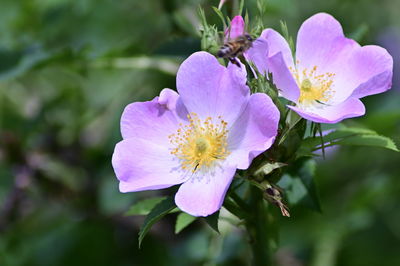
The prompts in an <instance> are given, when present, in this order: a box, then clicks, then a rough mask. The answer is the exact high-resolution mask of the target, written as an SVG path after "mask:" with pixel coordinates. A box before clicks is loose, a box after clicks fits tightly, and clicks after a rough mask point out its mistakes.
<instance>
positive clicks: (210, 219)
mask: <svg viewBox="0 0 400 266" xmlns="http://www.w3.org/2000/svg"><path fill="white" fill-rule="evenodd" d="M218 219H219V211H217V212H216V213H213V214H211V215H209V216H207V217H204V220H206V222H207V224H208V225H209V226H210V227H211V228H212V229H213V230H214V231H215V232H217V233H219V229H218Z"/></svg>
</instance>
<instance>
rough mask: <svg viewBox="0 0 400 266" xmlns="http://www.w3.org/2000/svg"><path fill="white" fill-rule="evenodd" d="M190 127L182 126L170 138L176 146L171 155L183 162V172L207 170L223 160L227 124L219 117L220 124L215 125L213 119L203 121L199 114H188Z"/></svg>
mask: <svg viewBox="0 0 400 266" xmlns="http://www.w3.org/2000/svg"><path fill="white" fill-rule="evenodd" d="M187 117H188V120H189V124H188V125H183V124H180V125H179V126H180V127H179V129H178V130H177V132H176V133H175V134H172V135H170V136H168V138H169V140H170V142H171V144H173V145H174V146H175V148H173V149H172V151H171V154H172V155H175V156H176V157H177V158H178V159H179V160H180V161H181V167H182V169H183V170H190V171H192V172H193V173H194V172H196V171H199V170H204V169H207V168H209V167H211V166H213V164H214V163H215V161H216V160H223V159H225V158H226V157H227V156H228V155H229V152H228V151H227V145H228V144H227V134H228V130H227V124H228V123H227V122H225V121H224V120H223V119H222V117H220V116H219V117H218V120H219V123H216V124H214V123H213V121H212V118H211V117H207V118H206V119H205V120H204V121H202V120H201V119H200V118H199V117H198V116H197V114H195V113H190V114H188V116H187Z"/></svg>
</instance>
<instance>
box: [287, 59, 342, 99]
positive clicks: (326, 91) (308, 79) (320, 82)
mask: <svg viewBox="0 0 400 266" xmlns="http://www.w3.org/2000/svg"><path fill="white" fill-rule="evenodd" d="M297 64H298V61H297ZM290 71H291V72H292V73H293V76H294V78H295V79H296V82H297V84H298V86H299V87H300V97H299V100H298V101H299V104H313V103H315V102H318V103H327V102H328V101H329V100H330V99H331V98H332V94H333V93H334V91H333V90H332V88H331V86H332V83H333V77H334V76H335V74H334V73H324V74H319V75H317V66H314V67H313V68H312V69H311V70H310V71H309V70H307V69H304V70H303V71H302V72H299V71H298V70H297V69H293V68H290Z"/></svg>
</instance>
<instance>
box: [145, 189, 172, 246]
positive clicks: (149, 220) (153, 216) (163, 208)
mask: <svg viewBox="0 0 400 266" xmlns="http://www.w3.org/2000/svg"><path fill="white" fill-rule="evenodd" d="M175 208H176V205H175V201H174V197H168V198H166V199H164V200H162V201H161V202H159V203H158V204H157V205H156V206H154V208H153V209H152V210H151V211H150V213H149V214H148V215H147V216H146V219H145V220H144V222H143V224H142V226H141V227H140V231H139V238H138V240H139V247H140V246H141V244H142V241H143V239H144V237H145V236H146V234H147V232H148V231H149V230H150V228H151V227H152V226H153V224H155V223H156V222H157V221H159V220H160V219H161V218H163V217H164V216H165V215H167V214H168V213H170V212H171V211H172V210H173V209H175Z"/></svg>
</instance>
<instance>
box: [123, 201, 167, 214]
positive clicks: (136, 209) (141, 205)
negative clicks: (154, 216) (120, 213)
mask: <svg viewBox="0 0 400 266" xmlns="http://www.w3.org/2000/svg"><path fill="white" fill-rule="evenodd" d="M165 199H166V197H156V198H149V199H144V200H141V201H139V202H136V203H135V204H133V205H132V206H131V207H130V208H129V210H128V211H127V212H126V213H125V215H126V216H131V215H148V214H149V213H150V211H151V210H152V209H153V208H154V207H155V206H156V205H157V204H159V203H160V202H161V201H163V200H165Z"/></svg>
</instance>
